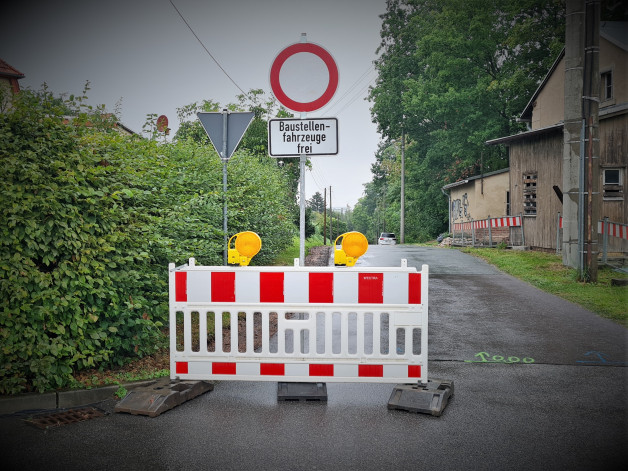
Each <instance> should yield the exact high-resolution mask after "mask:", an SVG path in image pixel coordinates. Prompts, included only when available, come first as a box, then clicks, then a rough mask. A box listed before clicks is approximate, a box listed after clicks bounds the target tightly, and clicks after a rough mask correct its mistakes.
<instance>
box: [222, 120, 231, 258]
mask: <svg viewBox="0 0 628 471" xmlns="http://www.w3.org/2000/svg"><path fill="white" fill-rule="evenodd" d="M227 121H228V112H227V110H226V109H224V110H222V156H221V157H222V231H223V232H224V244H223V251H222V258H223V261H222V264H223V265H224V266H227V245H228V243H229V240H228V234H227V160H228V158H227V135H228V133H227Z"/></svg>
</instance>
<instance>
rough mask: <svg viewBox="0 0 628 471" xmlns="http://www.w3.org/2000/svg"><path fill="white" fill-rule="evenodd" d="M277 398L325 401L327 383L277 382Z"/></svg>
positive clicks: (279, 399)
mask: <svg viewBox="0 0 628 471" xmlns="http://www.w3.org/2000/svg"><path fill="white" fill-rule="evenodd" d="M277 400H278V401H324V402H327V383H277Z"/></svg>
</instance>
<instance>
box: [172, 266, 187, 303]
mask: <svg viewBox="0 0 628 471" xmlns="http://www.w3.org/2000/svg"><path fill="white" fill-rule="evenodd" d="M174 300H175V302H178V303H186V302H187V301H188V274H187V272H185V271H177V272H175V274H174Z"/></svg>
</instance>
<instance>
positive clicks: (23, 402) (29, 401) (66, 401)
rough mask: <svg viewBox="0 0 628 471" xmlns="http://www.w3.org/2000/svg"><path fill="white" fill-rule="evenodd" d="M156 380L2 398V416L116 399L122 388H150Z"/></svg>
mask: <svg viewBox="0 0 628 471" xmlns="http://www.w3.org/2000/svg"><path fill="white" fill-rule="evenodd" d="M155 382H156V380H149V381H135V382H132V383H124V384H120V385H112V386H103V387H101V388H94V389H76V390H71V391H56V392H48V393H28V394H20V395H16V396H0V415H10V414H15V413H17V412H22V411H33V410H55V409H70V408H73V407H78V406H85V405H87V404H94V403H96V402H102V401H106V400H107V399H114V398H115V397H116V396H115V394H116V392H117V391H118V389H119V388H120V387H124V388H125V389H127V390H133V389H135V388H139V387H143V386H150V385H151V384H155Z"/></svg>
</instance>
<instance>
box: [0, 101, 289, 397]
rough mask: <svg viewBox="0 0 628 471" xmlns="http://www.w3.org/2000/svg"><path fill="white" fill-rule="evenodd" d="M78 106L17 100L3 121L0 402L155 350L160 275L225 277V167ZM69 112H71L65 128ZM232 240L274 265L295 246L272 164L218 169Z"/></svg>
mask: <svg viewBox="0 0 628 471" xmlns="http://www.w3.org/2000/svg"><path fill="white" fill-rule="evenodd" d="M83 98H84V97H78V98H76V97H70V98H69V99H66V100H62V101H59V99H58V98H55V97H53V96H52V95H51V94H50V93H48V92H47V90H45V89H44V90H43V91H42V92H38V93H34V92H29V91H28V90H25V91H22V92H21V93H20V94H19V95H18V96H17V97H16V99H15V100H14V104H13V107H12V109H11V111H10V112H9V113H4V114H2V115H0V162H1V170H0V172H2V175H1V177H2V181H3V185H2V188H1V189H0V210H1V212H2V215H3V222H4V224H3V226H2V232H1V233H0V302H1V304H0V344H1V346H2V347H1V349H0V393H2V394H11V393H16V392H21V391H31V390H37V391H45V390H49V389H55V388H60V387H68V386H71V385H72V384H73V377H72V374H73V372H75V371H78V370H81V369H84V368H93V367H104V366H110V365H116V364H122V363H124V362H125V361H128V360H129V359H130V358H134V357H138V356H143V355H147V354H150V353H152V352H154V351H155V350H156V349H157V348H159V347H161V346H162V345H164V341H165V340H166V338H165V337H164V334H163V332H162V329H163V327H164V325H166V324H167V319H168V299H167V297H168V294H167V293H168V286H167V284H168V279H167V265H168V263H169V262H175V263H177V264H182V263H184V262H186V261H187V259H188V258H189V257H195V258H196V259H197V260H198V261H199V263H202V264H206V265H220V264H222V250H223V246H222V244H223V232H222V201H223V195H222V163H221V162H220V159H219V157H218V155H217V154H216V153H215V151H214V150H213V148H212V147H210V146H208V145H207V144H206V143H204V142H197V141H195V140H194V139H192V138H182V139H177V140H176V141H174V142H173V143H160V142H158V141H157V140H154V139H142V138H139V137H138V136H133V137H128V136H125V135H122V134H120V133H118V132H117V131H116V130H115V129H116V128H115V116H113V115H112V114H110V113H105V112H104V109H103V108H98V107H97V108H90V107H88V106H87V105H85V104H84V101H83ZM68 110H74V111H75V112H74V113H73V117H72V119H71V120H69V119H68V117H67V113H68ZM228 172H229V176H228V179H229V182H230V186H229V191H228V194H227V199H228V208H229V214H228V216H229V232H230V233H235V232H238V231H241V230H252V231H255V232H257V233H258V234H259V235H260V237H261V238H262V241H263V245H262V250H261V251H260V253H259V254H258V255H257V256H256V258H255V259H254V260H253V263H258V264H264V263H269V262H270V261H272V260H273V259H274V258H275V256H276V255H277V253H278V252H279V251H280V250H282V249H283V248H284V247H285V246H287V245H289V244H290V243H291V241H292V237H293V235H294V234H295V227H294V225H293V223H292V220H291V214H292V206H291V205H292V192H291V183H290V181H289V178H288V177H287V176H286V175H285V173H284V172H283V171H282V170H281V169H279V168H278V166H277V165H276V164H275V162H274V161H271V160H270V159H268V158H265V159H260V157H259V156H258V155H252V154H251V152H249V151H246V150H245V151H238V152H236V154H235V156H234V157H233V158H232V159H231V161H230V162H229V165H228Z"/></svg>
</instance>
